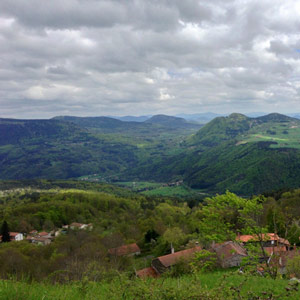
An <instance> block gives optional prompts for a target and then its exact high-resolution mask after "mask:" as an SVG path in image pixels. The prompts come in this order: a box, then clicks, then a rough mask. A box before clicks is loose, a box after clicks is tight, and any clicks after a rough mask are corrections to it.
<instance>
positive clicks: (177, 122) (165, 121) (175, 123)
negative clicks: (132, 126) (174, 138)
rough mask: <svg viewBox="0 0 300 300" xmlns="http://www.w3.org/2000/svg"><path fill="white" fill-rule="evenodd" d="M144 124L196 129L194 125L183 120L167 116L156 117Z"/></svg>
mask: <svg viewBox="0 0 300 300" xmlns="http://www.w3.org/2000/svg"><path fill="white" fill-rule="evenodd" d="M144 123H151V124H159V125H162V126H166V127H194V126H195V125H194V124H190V123H188V122H187V121H186V120H185V119H183V118H178V117H173V116H167V115H155V116H152V117H151V118H150V119H148V120H146V121H145V122H144Z"/></svg>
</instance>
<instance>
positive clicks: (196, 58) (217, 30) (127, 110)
mask: <svg viewBox="0 0 300 300" xmlns="http://www.w3.org/2000/svg"><path fill="white" fill-rule="evenodd" d="M299 15H300V10H299V3H298V2H297V1H293V0H287V1H281V0H265V1H259V0H236V1H233V0H232V1H231V0H228V1H219V0H216V1H208V0H186V1H182V0H174V1H168V0H160V1H148V0H140V1H135V0H129V1H118V0H110V1H107V0H97V1H96V0H87V1H80V0H65V1H63V2H62V1H59V0H53V1H50V2H47V3H43V4H42V3H41V1H39V0H28V1H25V2H24V1H21V0H15V1H10V0H2V1H0V107H1V116H7V117H8V116H14V117H32V116H33V111H34V110H38V112H39V114H40V116H41V117H51V116H53V115H56V114H63V113H64V112H67V113H68V114H77V115H79V114H81V115H104V114H118V115H120V114H155V113H174V114H175V113H181V112H185V113H195V112H197V111H199V112H203V111H206V110H209V111H215V112H222V113H223V112H232V111H242V112H246V111H253V110H263V111H266V112H267V111H273V107H272V105H275V104H276V107H277V109H278V110H280V112H283V113H284V112H288V111H289V110H290V109H291V107H293V111H295V110H298V111H300V103H299V101H298V97H299V94H300V89H299V78H300V52H299V49H300V34H299V26H300V21H299V20H300V18H299V17H300V16H299ZM34 116H35V117H36V114H35V115H34Z"/></svg>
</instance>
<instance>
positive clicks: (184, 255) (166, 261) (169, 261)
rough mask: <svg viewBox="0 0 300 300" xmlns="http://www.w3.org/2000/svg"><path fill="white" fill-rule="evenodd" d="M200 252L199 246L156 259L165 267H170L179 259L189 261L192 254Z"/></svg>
mask: <svg viewBox="0 0 300 300" xmlns="http://www.w3.org/2000/svg"><path fill="white" fill-rule="evenodd" d="M200 250H202V248H201V247H200V246H196V247H194V248H190V249H186V250H182V251H178V252H175V253H172V254H167V255H164V256H160V257H158V258H157V259H158V260H159V261H160V262H161V263H162V264H163V265H164V266H165V267H166V268H168V267H170V266H172V265H175V264H176V263H177V262H178V261H179V260H180V259H189V258H192V256H193V254H194V253H195V252H197V251H200Z"/></svg>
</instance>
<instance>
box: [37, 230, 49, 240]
mask: <svg viewBox="0 0 300 300" xmlns="http://www.w3.org/2000/svg"><path fill="white" fill-rule="evenodd" d="M36 236H37V237H42V238H48V239H49V238H51V233H50V232H46V231H42V232H39V233H38V234H37V235H36Z"/></svg>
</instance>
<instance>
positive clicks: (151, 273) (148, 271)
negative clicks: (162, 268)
mask: <svg viewBox="0 0 300 300" xmlns="http://www.w3.org/2000/svg"><path fill="white" fill-rule="evenodd" d="M136 276H137V277H140V278H147V277H153V278H156V277H158V276H159V274H157V272H156V271H155V270H154V269H153V268H152V267H149V268H145V269H142V270H138V271H136Z"/></svg>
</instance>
